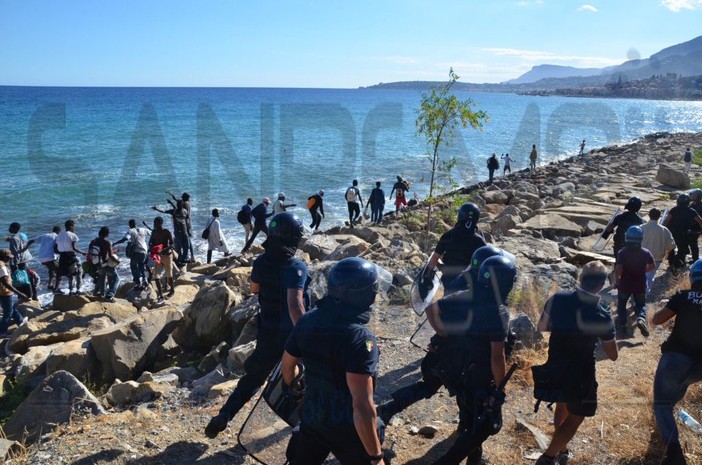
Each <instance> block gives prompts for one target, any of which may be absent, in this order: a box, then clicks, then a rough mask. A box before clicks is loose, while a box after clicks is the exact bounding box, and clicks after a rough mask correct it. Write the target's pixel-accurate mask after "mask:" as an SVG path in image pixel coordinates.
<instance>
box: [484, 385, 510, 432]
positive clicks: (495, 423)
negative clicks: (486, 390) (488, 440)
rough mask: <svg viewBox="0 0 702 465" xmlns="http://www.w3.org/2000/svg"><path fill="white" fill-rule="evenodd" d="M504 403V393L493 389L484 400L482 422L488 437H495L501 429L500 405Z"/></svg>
mask: <svg viewBox="0 0 702 465" xmlns="http://www.w3.org/2000/svg"><path fill="white" fill-rule="evenodd" d="M504 403H505V393H504V392H502V391H499V390H497V389H495V390H494V391H493V392H492V394H490V397H488V398H487V399H486V400H485V412H484V413H483V415H481V417H483V416H484V419H483V421H484V422H485V428H486V431H487V432H488V434H490V436H492V435H495V434H497V433H499V432H500V430H501V429H502V405H504Z"/></svg>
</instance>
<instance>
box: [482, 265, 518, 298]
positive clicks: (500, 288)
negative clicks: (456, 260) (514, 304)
mask: <svg viewBox="0 0 702 465" xmlns="http://www.w3.org/2000/svg"><path fill="white" fill-rule="evenodd" d="M516 278H517V267H516V265H515V264H514V262H513V261H512V260H510V259H509V258H507V257H503V256H501V255H496V256H492V257H490V258H488V259H486V260H485V261H484V262H483V264H482V265H480V269H479V270H478V284H480V285H481V286H483V287H485V288H487V289H489V290H491V291H492V296H493V298H494V300H495V301H497V303H504V302H505V301H506V300H507V296H508V295H509V293H510V291H511V290H512V287H513V286H514V281H515V279H516ZM498 298H499V300H498Z"/></svg>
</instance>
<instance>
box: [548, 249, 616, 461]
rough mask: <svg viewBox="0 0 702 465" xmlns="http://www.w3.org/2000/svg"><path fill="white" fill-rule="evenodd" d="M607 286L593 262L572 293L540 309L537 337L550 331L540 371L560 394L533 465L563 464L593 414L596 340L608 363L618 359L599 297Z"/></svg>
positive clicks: (609, 318) (606, 311)
mask: <svg viewBox="0 0 702 465" xmlns="http://www.w3.org/2000/svg"><path fill="white" fill-rule="evenodd" d="M606 280H607V270H606V268H605V266H604V265H603V264H602V263H600V262H598V261H593V262H590V263H587V264H586V265H585V266H583V269H582V271H581V272H580V279H579V286H578V288H577V289H576V290H575V291H571V292H559V293H558V294H556V295H554V296H553V297H551V298H550V299H549V300H548V302H546V305H545V306H544V310H543V313H542V314H541V318H540V319H539V323H538V329H539V331H550V332H551V336H550V339H549V344H548V361H547V362H546V364H545V365H544V367H547V368H546V369H547V370H548V372H549V377H550V379H551V381H552V382H554V381H555V383H556V384H558V386H554V388H556V387H557V388H559V389H560V391H561V392H562V393H563V397H564V399H563V401H562V402H558V403H556V410H555V412H554V416H553V423H554V428H555V431H554V433H553V437H552V438H551V442H550V443H549V445H548V447H547V448H546V450H545V451H544V453H543V454H542V455H541V456H540V457H539V458H538V460H537V461H536V465H559V464H565V463H567V462H568V457H569V455H570V454H569V451H568V443H569V442H570V441H571V439H573V437H574V436H575V433H577V431H578V428H579V427H580V425H581V424H582V422H583V421H584V420H585V418H586V417H593V416H595V412H596V411H597V378H596V371H595V347H596V345H597V342H598V340H599V341H601V343H602V349H603V350H604V353H605V354H606V356H607V358H608V359H610V360H612V361H616V360H617V358H618V356H619V351H618V349H617V340H616V336H615V330H614V323H613V322H612V315H611V314H610V312H609V309H607V308H606V306H604V305H603V304H602V302H601V301H600V296H599V295H598V293H599V292H600V291H601V290H602V288H603V287H604V285H605V282H606Z"/></svg>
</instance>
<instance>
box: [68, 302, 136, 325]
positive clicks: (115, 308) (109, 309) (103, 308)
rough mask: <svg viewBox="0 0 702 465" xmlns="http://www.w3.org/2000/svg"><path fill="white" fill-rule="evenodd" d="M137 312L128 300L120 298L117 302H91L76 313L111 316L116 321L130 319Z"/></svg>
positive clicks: (80, 314)
mask: <svg viewBox="0 0 702 465" xmlns="http://www.w3.org/2000/svg"><path fill="white" fill-rule="evenodd" d="M136 314H137V309H136V307H135V306H134V305H132V304H131V303H130V302H129V301H127V300H122V299H118V300H116V301H115V302H90V303H89V304H85V305H84V306H83V307H81V308H80V309H79V310H78V311H77V312H76V315H78V316H81V317H83V316H92V315H100V316H103V315H104V316H107V317H109V318H110V319H111V320H112V321H113V322H114V323H117V322H118V321H123V320H128V319H129V318H132V317H133V316H134V315H136Z"/></svg>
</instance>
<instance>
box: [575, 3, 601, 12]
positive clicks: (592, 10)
mask: <svg viewBox="0 0 702 465" xmlns="http://www.w3.org/2000/svg"><path fill="white" fill-rule="evenodd" d="M578 11H591V12H593V13H597V12H598V11H600V10H598V9H597V8H595V7H594V6H592V5H590V4H589V3H586V4H585V5H583V6H581V7H580V8H578Z"/></svg>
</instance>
